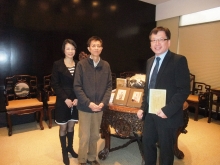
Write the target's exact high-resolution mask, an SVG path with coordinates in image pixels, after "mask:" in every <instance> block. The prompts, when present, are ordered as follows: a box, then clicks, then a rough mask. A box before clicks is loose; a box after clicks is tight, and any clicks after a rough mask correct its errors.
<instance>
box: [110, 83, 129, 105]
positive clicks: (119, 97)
mask: <svg viewBox="0 0 220 165" xmlns="http://www.w3.org/2000/svg"><path fill="white" fill-rule="evenodd" d="M129 92H130V88H127V87H118V88H117V89H116V92H115V96H114V99H113V103H114V104H118V105H126V104H127V100H128V96H129Z"/></svg>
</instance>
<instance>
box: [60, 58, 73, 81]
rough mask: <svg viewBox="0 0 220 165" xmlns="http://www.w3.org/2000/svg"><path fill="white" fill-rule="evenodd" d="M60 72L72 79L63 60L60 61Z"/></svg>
mask: <svg viewBox="0 0 220 165" xmlns="http://www.w3.org/2000/svg"><path fill="white" fill-rule="evenodd" d="M60 70H61V72H62V73H63V74H64V75H65V76H67V77H70V78H73V76H72V75H71V74H70V71H69V70H68V68H67V67H66V65H65V64H64V60H63V59H62V60H61V61H60Z"/></svg>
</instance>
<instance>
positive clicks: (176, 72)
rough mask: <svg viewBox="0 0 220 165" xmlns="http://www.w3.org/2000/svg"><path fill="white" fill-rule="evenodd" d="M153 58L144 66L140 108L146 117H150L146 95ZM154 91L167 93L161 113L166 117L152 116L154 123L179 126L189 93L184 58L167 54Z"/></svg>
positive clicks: (170, 53) (187, 71) (186, 66)
mask: <svg viewBox="0 0 220 165" xmlns="http://www.w3.org/2000/svg"><path fill="white" fill-rule="evenodd" d="M154 58H155V56H154V57H151V58H150V59H148V61H147V66H146V85H145V89H144V96H143V103H142V106H141V109H142V110H144V111H145V114H146V115H152V114H149V113H148V103H147V95H148V82H149V75H150V70H151V67H152V64H153V61H154ZM155 89H166V91H167V94H166V105H165V106H164V107H163V108H162V111H163V112H164V114H165V115H166V116H167V117H168V118H167V119H162V118H160V117H158V116H156V115H153V117H154V118H155V121H157V122H158V123H159V124H160V125H161V126H163V127H171V128H172V127H179V126H181V125H182V124H183V103H184V101H185V100H186V99H187V97H188V95H189V93H190V77H189V69H188V64H187V60H186V58H185V56H182V55H177V54H175V53H172V52H170V51H168V52H167V54H166V56H165V58H164V60H163V62H162V64H161V66H160V69H159V72H158V74H157V80H156V85H155Z"/></svg>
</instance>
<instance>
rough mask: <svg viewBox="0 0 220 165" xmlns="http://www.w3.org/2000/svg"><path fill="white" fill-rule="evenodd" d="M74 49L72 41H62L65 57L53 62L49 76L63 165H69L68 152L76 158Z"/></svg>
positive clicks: (76, 111)
mask: <svg viewBox="0 0 220 165" xmlns="http://www.w3.org/2000/svg"><path fill="white" fill-rule="evenodd" d="M76 47H77V46H76V43H75V42H74V41H73V40H71V39H66V40H64V42H63V45H62V51H63V52H64V55H65V57H64V58H62V59H60V60H58V61H55V62H54V65H53V70H52V76H51V86H52V88H53V90H54V91H55V93H56V96H57V98H56V105H55V122H56V123H57V124H58V125H59V126H60V129H59V136H60V143H61V147H62V155H63V163H64V164H65V165H69V158H68V152H69V153H70V154H71V155H72V157H74V158H77V157H78V154H76V153H75V151H74V150H73V136H74V125H75V122H77V121H78V110H77V109H76V105H77V102H78V100H77V98H76V96H75V93H74V90H73V80H74V73H75V68H76V64H77V61H76V60H74V59H73V57H74V55H75V53H76ZM66 137H67V142H68V145H67V146H66Z"/></svg>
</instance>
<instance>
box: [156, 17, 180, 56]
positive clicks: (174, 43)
mask: <svg viewBox="0 0 220 165" xmlns="http://www.w3.org/2000/svg"><path fill="white" fill-rule="evenodd" d="M157 26H164V27H167V28H169V29H170V32H171V46H170V50H171V51H172V52H175V53H177V50H178V36H179V34H178V33H179V17H175V18H169V19H165V20H162V21H158V22H157Z"/></svg>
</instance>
